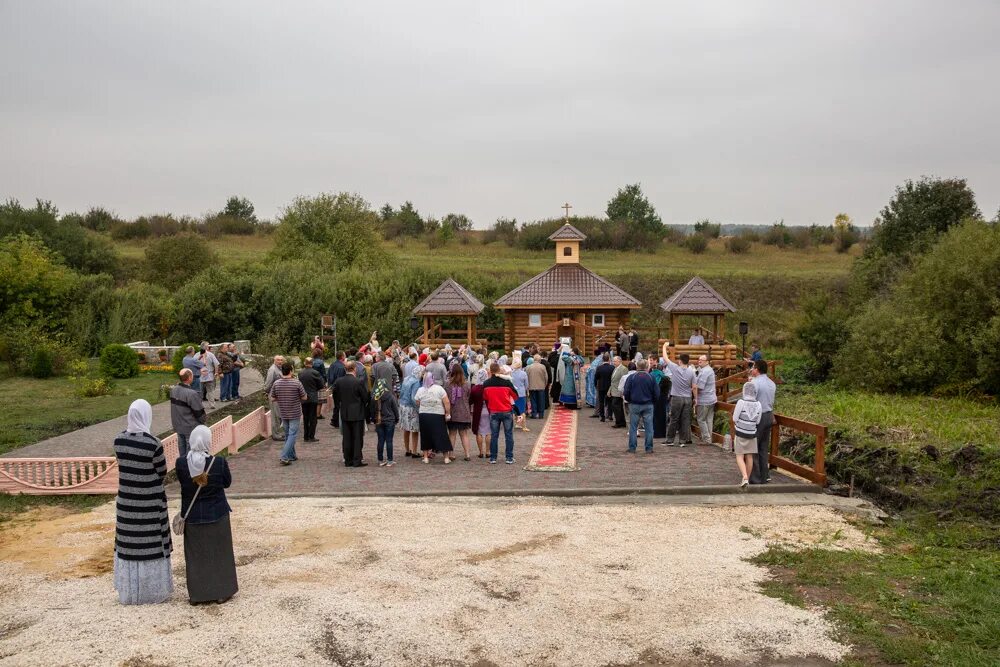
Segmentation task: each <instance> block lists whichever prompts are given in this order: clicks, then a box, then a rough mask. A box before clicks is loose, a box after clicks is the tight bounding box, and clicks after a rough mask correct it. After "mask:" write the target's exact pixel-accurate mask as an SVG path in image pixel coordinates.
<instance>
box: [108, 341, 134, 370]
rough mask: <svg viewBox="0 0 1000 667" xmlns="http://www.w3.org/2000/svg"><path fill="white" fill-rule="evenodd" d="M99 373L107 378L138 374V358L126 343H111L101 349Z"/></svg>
mask: <svg viewBox="0 0 1000 667" xmlns="http://www.w3.org/2000/svg"><path fill="white" fill-rule="evenodd" d="M101 374H102V375H104V376H105V377H109V378H132V377H135V376H136V375H138V374H139V358H138V356H136V353H135V350H133V349H132V348H130V347H129V346H128V345H122V344H120V343H112V344H111V345H106V346H105V347H104V349H103V350H101Z"/></svg>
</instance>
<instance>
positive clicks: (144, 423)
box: [125, 398, 153, 435]
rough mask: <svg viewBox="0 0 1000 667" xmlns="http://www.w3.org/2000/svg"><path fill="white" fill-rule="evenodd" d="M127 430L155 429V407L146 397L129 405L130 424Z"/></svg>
mask: <svg viewBox="0 0 1000 667" xmlns="http://www.w3.org/2000/svg"><path fill="white" fill-rule="evenodd" d="M125 430H126V431H128V432H129V433H149V434H150V435H152V434H153V433H152V431H153V407H152V406H151V405H150V404H149V401H147V400H146V399H144V398H140V399H137V400H135V401H132V405H130V406H128V425H127V426H126V427H125Z"/></svg>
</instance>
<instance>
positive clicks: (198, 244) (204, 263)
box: [143, 234, 218, 290]
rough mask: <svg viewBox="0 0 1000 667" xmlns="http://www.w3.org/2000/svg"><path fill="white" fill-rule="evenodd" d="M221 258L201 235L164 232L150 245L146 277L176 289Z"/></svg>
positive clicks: (147, 251) (145, 268)
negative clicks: (167, 234) (172, 234)
mask: <svg viewBox="0 0 1000 667" xmlns="http://www.w3.org/2000/svg"><path fill="white" fill-rule="evenodd" d="M217 261H218V257H217V256H216V254H215V252H214V251H213V250H212V249H211V248H210V247H209V245H208V242H207V241H205V239H203V238H202V237H201V236H198V235H196V234H178V235H177V236H164V237H162V238H159V239H156V240H155V241H153V242H152V243H150V244H149V245H148V246H146V262H145V265H144V267H143V268H144V270H145V276H144V277H145V279H146V282H148V283H151V284H153V285H163V286H164V287H166V288H167V289H170V290H175V289H177V288H179V287H180V286H181V285H183V284H184V283H186V282H187V281H188V280H190V279H191V278H192V277H194V276H196V275H197V274H199V273H201V272H202V271H204V270H205V268H206V267H209V266H211V265H213V264H215V263H216V262H217Z"/></svg>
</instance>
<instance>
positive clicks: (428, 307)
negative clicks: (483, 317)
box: [413, 278, 485, 315]
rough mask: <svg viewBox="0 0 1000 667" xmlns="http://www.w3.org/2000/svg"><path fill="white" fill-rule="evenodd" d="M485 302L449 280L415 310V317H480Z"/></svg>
mask: <svg viewBox="0 0 1000 667" xmlns="http://www.w3.org/2000/svg"><path fill="white" fill-rule="evenodd" d="M484 307H485V306H483V302H482V301H480V300H479V299H477V298H476V297H474V296H472V294H471V293H470V292H469V290H467V289H465V288H464V287H462V286H461V285H459V284H458V283H457V282H455V281H454V280H452V279H451V278H448V279H447V280H445V281H444V282H443V283H441V284H440V285H438V288H437V289H436V290H434V291H433V292H431V293H430V295H428V297H427V298H426V299H424V300H423V301H421V302H420V305H418V306H417V307H416V308H414V309H413V314H414V315H478V314H479V313H480V312H482V310H483V308H484Z"/></svg>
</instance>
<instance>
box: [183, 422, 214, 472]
mask: <svg viewBox="0 0 1000 667" xmlns="http://www.w3.org/2000/svg"><path fill="white" fill-rule="evenodd" d="M211 446H212V429H210V428H208V427H207V426H205V425H204V424H202V425H200V426H195V428H194V430H193V431H191V435H190V436H188V454H187V462H188V472H190V473H191V477H197V476H198V475H200V474H201V473H203V472H205V461H207V460H208V454H209V448H210V447H211Z"/></svg>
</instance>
